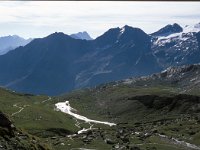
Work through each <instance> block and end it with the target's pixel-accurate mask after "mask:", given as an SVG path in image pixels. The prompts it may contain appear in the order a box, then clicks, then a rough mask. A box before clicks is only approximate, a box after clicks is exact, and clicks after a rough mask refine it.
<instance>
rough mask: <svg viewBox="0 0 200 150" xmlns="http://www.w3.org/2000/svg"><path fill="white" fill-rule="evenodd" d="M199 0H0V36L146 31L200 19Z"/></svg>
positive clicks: (149, 31)
mask: <svg viewBox="0 0 200 150" xmlns="http://www.w3.org/2000/svg"><path fill="white" fill-rule="evenodd" d="M199 10H200V2H122V1H121V2H117V1H116V2H112V1H107V2H106V1H103V2H100V1H99V2H89V1H88V2H87V1H83V2H78V1H43V2H41V1H15V2H13V1H0V36H6V35H14V34H16V35H19V36H22V37H24V38H29V37H31V38H37V37H44V36H47V35H49V34H51V33H54V32H64V33H65V34H71V33H76V32H79V31H87V32H88V33H89V34H90V35H91V36H92V37H93V38H95V37H97V36H100V35H101V34H103V33H104V32H105V31H107V30H108V29H109V28H114V27H123V26H124V25H126V24H127V25H129V26H132V27H139V28H141V29H142V30H144V31H145V32H146V33H152V32H154V31H156V30H158V29H159V28H161V27H163V26H165V25H167V24H172V23H175V22H176V23H178V24H180V25H181V26H185V25H192V24H196V23H199V22H200V11H199Z"/></svg>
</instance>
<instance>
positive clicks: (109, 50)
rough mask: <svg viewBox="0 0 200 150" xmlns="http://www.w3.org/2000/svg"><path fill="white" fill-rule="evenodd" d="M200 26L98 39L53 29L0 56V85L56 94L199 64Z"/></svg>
mask: <svg viewBox="0 0 200 150" xmlns="http://www.w3.org/2000/svg"><path fill="white" fill-rule="evenodd" d="M199 31H200V27H199V24H197V25H195V26H186V27H184V28H182V27H181V26H180V25H178V24H173V25H167V26H165V27H163V28H162V29H160V30H159V31H156V32H154V33H152V34H146V33H145V32H144V31H143V30H141V29H139V28H133V27H130V26H127V25H126V26H124V27H122V28H119V27H118V28H112V29H109V30H108V31H107V32H105V33H104V34H103V35H101V36H99V37H97V38H96V39H94V40H82V39H77V38H72V37H71V36H69V35H66V34H64V33H57V32H56V33H53V34H51V35H49V36H47V37H45V38H38V39H34V40H33V41H31V42H30V43H29V44H27V45H26V46H24V47H18V48H16V49H15V50H13V51H10V52H8V53H7V54H5V55H2V56H0V67H1V70H0V85H1V86H3V87H7V88H10V89H13V90H16V91H20V92H28V93H33V94H47V95H58V94H61V93H65V92H68V91H71V90H73V89H78V88H82V87H92V86H96V85H98V84H101V83H106V82H111V81H116V80H121V79H124V78H128V77H132V76H134V77H136V76H143V75H149V74H152V73H155V72H159V71H161V70H164V69H166V68H168V67H170V66H179V65H184V64H194V63H199V60H200V58H199V57H200V55H199V53H200V49H199V42H200V32H199Z"/></svg>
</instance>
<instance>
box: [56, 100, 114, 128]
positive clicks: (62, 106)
mask: <svg viewBox="0 0 200 150" xmlns="http://www.w3.org/2000/svg"><path fill="white" fill-rule="evenodd" d="M55 106H56V108H57V109H58V110H59V111H61V112H63V113H66V114H69V115H71V116H73V117H75V118H77V119H79V120H83V121H85V122H87V123H91V122H92V123H97V124H105V125H109V126H115V125H116V124H115V123H110V122H103V121H98V120H92V119H88V118H87V117H84V116H81V115H78V114H76V113H74V112H73V111H75V109H74V108H72V107H71V106H70V104H69V101H66V102H60V103H57V104H55Z"/></svg>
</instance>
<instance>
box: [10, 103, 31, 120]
mask: <svg viewBox="0 0 200 150" xmlns="http://www.w3.org/2000/svg"><path fill="white" fill-rule="evenodd" d="M28 106H29V105H24V106H23V107H20V106H17V104H14V105H13V107H17V108H19V111H17V112H15V113H13V114H12V115H11V116H12V117H13V116H15V115H16V114H18V113H20V112H21V111H22V110H24V108H25V107H28Z"/></svg>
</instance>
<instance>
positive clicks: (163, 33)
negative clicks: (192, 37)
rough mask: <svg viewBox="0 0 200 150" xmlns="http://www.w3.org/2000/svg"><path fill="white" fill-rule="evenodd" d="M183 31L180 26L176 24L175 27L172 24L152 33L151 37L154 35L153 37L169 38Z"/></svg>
mask: <svg viewBox="0 0 200 150" xmlns="http://www.w3.org/2000/svg"><path fill="white" fill-rule="evenodd" d="M182 31H183V28H182V27H181V26H180V25H179V24H177V23H174V24H173V25H171V24H169V25H166V26H165V27H163V28H161V29H160V30H158V31H156V32H154V33H152V34H151V35H153V36H168V35H170V34H173V33H179V32H182Z"/></svg>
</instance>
